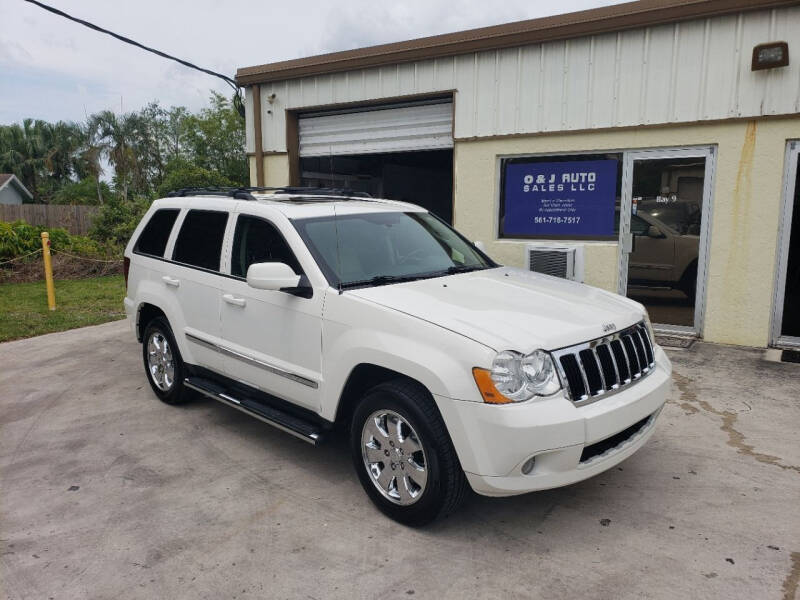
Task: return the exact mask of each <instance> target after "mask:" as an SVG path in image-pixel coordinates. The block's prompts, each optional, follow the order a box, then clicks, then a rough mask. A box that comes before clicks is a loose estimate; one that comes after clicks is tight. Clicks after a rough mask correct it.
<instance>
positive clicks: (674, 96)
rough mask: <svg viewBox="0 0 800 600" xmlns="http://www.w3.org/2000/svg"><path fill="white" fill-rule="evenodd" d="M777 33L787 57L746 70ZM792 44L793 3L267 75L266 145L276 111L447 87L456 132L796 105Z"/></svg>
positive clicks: (629, 122)
mask: <svg viewBox="0 0 800 600" xmlns="http://www.w3.org/2000/svg"><path fill="white" fill-rule="evenodd" d="M777 40H784V41H788V42H789V45H790V55H791V58H792V60H791V64H790V66H789V67H784V68H780V69H771V70H766V71H757V72H752V71H751V70H750V60H751V56H752V49H753V46H755V45H756V44H760V43H764V42H769V41H777ZM798 41H800V7H791V8H783V9H776V10H770V11H757V12H748V13H743V14H740V15H731V16H723V17H715V18H711V19H704V20H697V21H688V22H683V23H676V24H674V25H663V26H657V27H650V28H644V29H636V30H631V31H624V32H620V33H617V34H606V35H598V36H591V37H584V38H577V39H572V40H565V41H559V42H549V43H545V44H536V45H531V46H525V47H521V48H511V49H505V50H497V51H491V52H480V53H474V54H467V55H463V56H458V57H453V58H442V59H436V60H427V61H418V62H413V63H407V64H400V65H394V66H387V67H381V68H374V69H364V70H359V71H350V72H344V73H334V74H331V75H323V76H317V77H307V78H302V79H294V80H289V81H285V82H277V83H271V84H266V85H264V86H262V97H263V99H262V103H261V105H262V112H263V118H262V123H263V139H264V151H267V152H269V151H272V152H283V151H286V120H285V112H284V111H285V109H299V108H303V107H319V106H324V105H329V104H339V103H346V102H369V101H372V100H380V99H383V98H396V97H399V96H407V95H414V94H427V93H433V92H444V91H448V90H455V91H456V95H455V137H456V139H459V138H472V137H481V136H492V135H503V134H513V133H537V132H548V131H568V130H581V129H593V128H606V127H624V126H635V125H643V124H647V125H652V124H660V123H671V122H692V121H702V120H710V119H724V118H730V117H752V116H761V115H777V114H789V113H797V112H800V56H798V53H800V47H798ZM272 93H274V94H275V100H274V102H273V103H272V104H270V103H269V102H267V97H268V96H269V95H270V94H272ZM248 104H249V103H248ZM268 111H271V112H268ZM251 127H252V119H251V118H250V115H249V114H248V135H247V149H248V151H251V152H252V151H253V136H252V131H251V130H250V128H251Z"/></svg>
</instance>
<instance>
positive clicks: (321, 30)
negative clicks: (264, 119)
mask: <svg viewBox="0 0 800 600" xmlns="http://www.w3.org/2000/svg"><path fill="white" fill-rule="evenodd" d="M44 1H45V2H46V3H49V4H51V5H52V6H55V7H56V8H59V9H61V10H63V11H65V12H68V13H70V14H73V15H74V16H76V17H79V18H83V19H86V20H88V21H92V22H94V23H96V24H98V25H100V26H102V27H105V28H107V29H111V30H113V31H116V32H118V33H120V34H122V35H126V36H128V37H130V38H133V39H135V40H137V41H139V42H141V43H143V44H145V45H149V46H153V47H156V48H158V49H160V50H162V51H164V52H167V53H169V54H173V55H176V56H179V57H181V58H184V59H186V60H188V61H190V62H194V63H195V64H198V65H200V66H204V67H206V68H208V69H211V70H214V71H218V72H221V73H225V74H228V75H230V76H233V75H234V73H235V72H236V69H237V68H238V67H244V66H251V65H255V64H263V63H268V62H273V61H278V60H285V59H290V58H298V57H301V56H309V55H312V54H320V53H324V52H332V51H336V50H345V49H350V48H356V47H361V46H367V45H373V44H380V43H384V42H392V41H398V40H404V39H410V38H415V37H421V36H426V35H434V34H437V33H446V32H451V31H459V30H462V29H469V28H473V27H481V26H485V25H494V24H498V23H505V22H509V21H518V20H522V19H529V18H534V17H540V16H546V15H551V14H555V13H563V12H572V11H576V10H583V9H586V8H594V7H597V6H601V5H604V4H614V3H616V2H615V1H614V0H560V1H558V2H552V1H544V0H501V1H496V2H486V1H485V0H483V1H478V0H402V1H395V2H385V1H382V0H337V1H336V2H324V1H321V0H291V1H283V2H270V1H268V0H267V1H264V0H259V1H256V0H229V1H228V2H223V1H215V0H160V1H156V0H134V1H130V0H129V1H124V2H123V1H121V0H72V1H66V0H49V1H48V0H44ZM209 89H215V90H218V91H221V92H224V93H228V90H229V88H228V87H227V86H226V85H225V84H224V83H223V82H222V81H219V80H217V79H214V78H211V77H208V76H206V75H203V74H201V73H198V72H196V71H192V70H189V69H186V68H184V67H182V66H180V65H178V64H176V63H172V62H169V61H166V60H164V59H161V58H159V57H156V56H154V55H151V54H148V53H146V52H143V51H141V50H139V49H136V48H134V47H132V46H127V45H125V44H122V43H121V42H119V41H117V40H114V39H113V38H111V37H108V36H106V35H103V34H100V33H97V32H94V31H92V30H90V29H87V28H85V27H83V26H81V25H78V24H77V23H73V22H71V21H67V20H66V19H63V18H61V17H58V16H56V15H53V14H51V13H48V12H45V11H43V10H42V9H41V8H39V7H37V6H35V5H32V4H29V3H27V2H24V1H23V0H0V123H4V124H6V123H11V122H16V121H21V120H22V119H23V118H25V117H34V118H41V119H48V120H58V119H63V120H81V119H83V118H84V115H85V114H87V113H92V112H96V111H98V110H102V109H111V110H114V111H120V110H124V111H128V110H133V109H137V108H140V107H141V106H143V105H144V104H146V103H147V102H149V101H151V100H156V99H157V100H159V101H160V102H161V103H162V104H163V105H167V106H169V105H185V106H188V107H190V108H191V109H197V108H200V107H202V106H203V105H205V103H206V99H207V97H208V91H209Z"/></svg>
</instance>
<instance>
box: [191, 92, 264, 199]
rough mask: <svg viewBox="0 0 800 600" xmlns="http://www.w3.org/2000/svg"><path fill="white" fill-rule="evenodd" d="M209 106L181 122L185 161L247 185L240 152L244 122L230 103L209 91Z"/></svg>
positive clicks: (243, 162) (244, 160)
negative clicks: (186, 158)
mask: <svg viewBox="0 0 800 600" xmlns="http://www.w3.org/2000/svg"><path fill="white" fill-rule="evenodd" d="M210 103H211V106H210V107H209V108H204V109H203V110H201V111H200V113H199V114H197V115H190V116H188V117H187V118H186V121H185V128H186V130H185V131H186V133H185V140H186V141H185V144H186V149H187V152H188V158H189V160H191V161H192V162H194V163H195V164H196V165H198V166H200V167H203V168H204V169H207V170H209V171H215V172H217V173H220V174H222V175H223V176H225V177H226V178H227V179H229V180H230V181H232V182H234V184H235V185H248V181H249V172H248V165H247V156H246V154H245V151H244V120H243V119H242V118H241V117H240V116H239V113H238V112H236V109H235V108H234V107H233V103H232V102H231V101H230V100H228V99H227V98H226V97H225V96H223V95H222V94H218V93H216V92H211V97H210Z"/></svg>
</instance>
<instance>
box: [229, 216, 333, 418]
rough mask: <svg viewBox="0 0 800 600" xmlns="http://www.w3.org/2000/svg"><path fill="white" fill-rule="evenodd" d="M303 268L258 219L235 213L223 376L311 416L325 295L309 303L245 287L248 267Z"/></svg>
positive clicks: (319, 363) (317, 295)
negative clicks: (278, 264) (264, 264)
mask: <svg viewBox="0 0 800 600" xmlns="http://www.w3.org/2000/svg"><path fill="white" fill-rule="evenodd" d="M260 262H282V263H286V264H288V265H289V266H290V267H291V268H292V270H294V271H295V273H297V274H298V275H302V274H303V271H302V267H301V265H300V263H299V261H298V260H297V258H296V257H295V256H294V253H293V252H292V251H291V249H290V248H289V245H288V244H287V243H286V240H285V238H284V237H283V235H282V234H281V232H280V230H279V229H278V228H277V227H275V225H273V224H272V223H271V222H270V221H268V220H267V219H264V218H261V217H255V216H251V215H245V214H240V215H238V217H237V222H236V229H235V232H234V236H233V244H232V246H231V269H230V271H231V276H230V277H227V278H226V279H225V284H224V289H223V293H222V303H221V316H222V335H223V338H224V340H223V344H224V346H225V348H226V349H227V351H226V352H225V358H224V361H225V371H226V373H227V374H228V376H230V377H233V378H234V379H238V380H240V381H243V382H245V383H247V384H249V385H251V386H253V387H256V388H259V389H261V390H263V391H265V392H268V393H270V394H273V395H275V396H278V397H279V398H283V399H285V400H288V401H290V402H294V403H296V404H299V405H301V406H303V407H304V408H308V409H311V410H314V411H318V410H319V385H320V378H321V370H322V358H321V356H322V305H323V296H324V292H323V291H322V290H314V293H313V295H312V297H311V298H302V297H299V296H294V295H292V294H289V293H287V292H281V291H269V290H258V289H255V288H251V287H250V286H249V285H247V282H246V280H245V276H246V274H247V269H248V267H249V266H250V265H251V264H255V263H260Z"/></svg>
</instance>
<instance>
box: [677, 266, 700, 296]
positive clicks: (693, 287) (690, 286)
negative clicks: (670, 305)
mask: <svg viewBox="0 0 800 600" xmlns="http://www.w3.org/2000/svg"><path fill="white" fill-rule="evenodd" d="M678 289H679V290H680V291H682V292H683V293H684V294H686V297H687V298H688V299H689V301H690V302H691V303H692V304H694V301H695V297H696V296H697V263H692V264H691V265H689V266H688V267H686V270H685V271H684V272H683V275H681V279H680V281H679V282H678Z"/></svg>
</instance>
